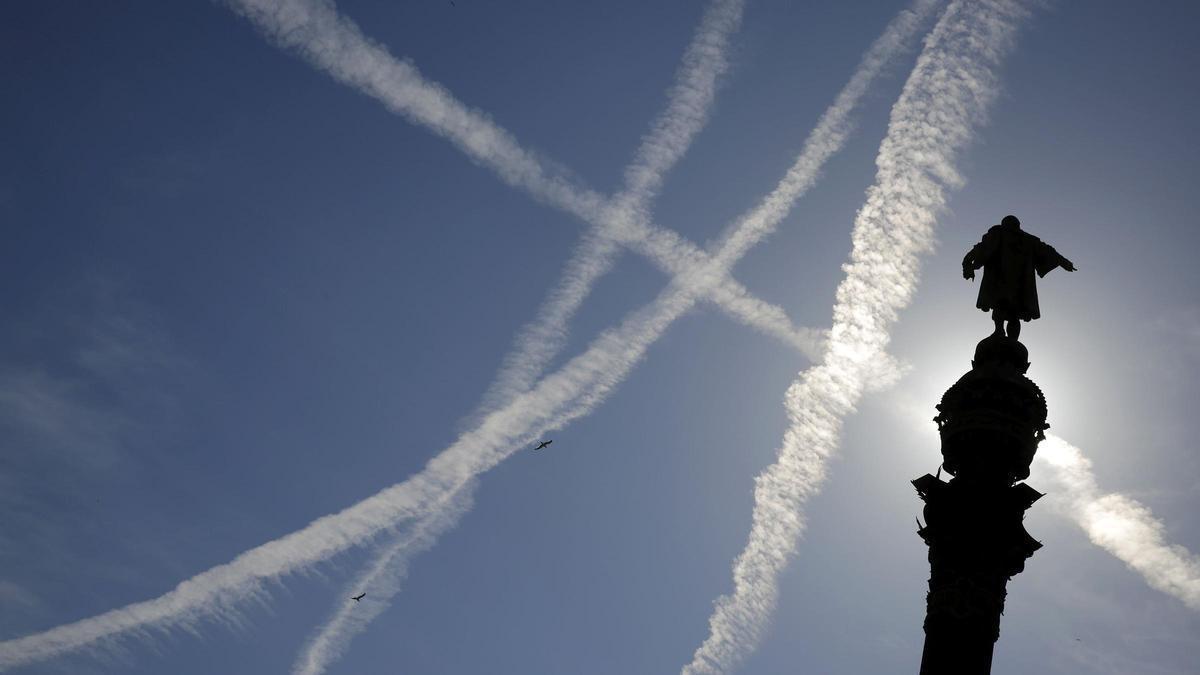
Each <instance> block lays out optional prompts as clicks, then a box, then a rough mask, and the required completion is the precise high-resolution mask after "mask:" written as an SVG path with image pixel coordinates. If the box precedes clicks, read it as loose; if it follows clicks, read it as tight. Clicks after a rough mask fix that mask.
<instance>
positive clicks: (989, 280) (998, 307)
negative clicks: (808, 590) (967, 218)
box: [912, 216, 1075, 675]
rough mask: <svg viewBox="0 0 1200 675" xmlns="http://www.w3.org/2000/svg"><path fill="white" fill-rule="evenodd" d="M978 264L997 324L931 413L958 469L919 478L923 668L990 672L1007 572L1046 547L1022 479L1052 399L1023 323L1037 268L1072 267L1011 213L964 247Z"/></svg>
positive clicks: (973, 674) (1034, 496) (971, 265)
mask: <svg viewBox="0 0 1200 675" xmlns="http://www.w3.org/2000/svg"><path fill="white" fill-rule="evenodd" d="M980 267H982V268H983V270H984V279H983V283H982V284H981V287H980V289H979V301H978V303H977V306H978V307H979V308H980V309H983V310H989V309H990V310H992V312H993V314H992V318H993V321H995V323H996V330H995V332H993V333H992V334H991V335H990V336H988V337H986V338H984V339H983V340H982V341H981V342H980V343H979V344H978V345H977V346H976V348H975V358H974V359H973V360H972V361H971V370H970V371H969V372H967V374H965V375H963V376H962V377H961V378H959V380H958V381H957V382H955V383H954V385H953V386H951V387H950V389H949V390H947V391H946V393H945V394H944V395H943V396H942V400H941V402H940V403H938V405H937V410H938V415H937V417H935V418H934V421H935V422H936V423H937V425H938V432H939V434H940V435H941V441H942V443H941V444H942V467H943V468H944V469H945V470H946V472H947V473H949V474H950V475H951V478H950V480H949V481H948V482H946V481H943V480H942V479H941V471H940V470H939V471H938V475H937V476H933V475H930V474H925V475H924V476H921V477H920V478H918V479H916V480H914V481H913V482H912V484H913V487H915V488H916V489H917V494H918V495H920V497H921V499H922V500H924V502H925V508H924V515H925V525H924V526H920V529H918V530H917V534H919V535H920V536H921V538H922V539H923V540H924V541H925V544H926V545H928V546H929V567H930V576H929V594H928V596H927V598H926V602H927V604H926V614H925V648H924V651H923V653H922V655H921V675H986V674H987V673H990V672H991V667H992V650H993V648H994V646H995V643H996V640H997V638H999V637H1000V615H1001V614H1002V613H1003V611H1004V598H1005V595H1006V593H1007V591H1006V588H1007V586H1008V580H1009V579H1010V578H1012V577H1013V576H1015V575H1017V574H1019V573H1020V572H1021V571H1022V570H1024V569H1025V560H1026V559H1028V558H1029V557H1030V556H1032V555H1033V553H1034V551H1036V550H1038V549H1039V548H1041V544H1040V543H1038V542H1037V541H1036V540H1034V538H1033V537H1031V536H1030V535H1029V533H1028V532H1026V531H1025V526H1024V524H1023V523H1022V521H1023V519H1024V517H1025V511H1026V510H1027V509H1028V508H1029V507H1030V506H1032V505H1033V503H1034V502H1035V501H1037V500H1038V499H1039V498H1041V496H1042V494H1041V493H1040V492H1038V491H1037V490H1035V489H1033V488H1032V487H1030V486H1029V485H1027V484H1025V483H1021V482H1018V481H1021V480H1023V479H1025V478H1028V477H1029V464H1030V463H1031V462H1032V461H1033V455H1034V453H1035V452H1036V451H1037V446H1038V443H1040V442H1041V441H1042V440H1043V439H1045V437H1046V436H1045V430H1046V429H1047V428H1049V425H1048V424H1046V399H1045V397H1044V396H1043V395H1042V391H1041V390H1040V389H1038V386H1037V385H1036V384H1034V383H1033V381H1032V380H1030V379H1029V378H1028V377H1026V376H1025V372H1026V371H1027V370H1028V369H1029V352H1028V350H1027V349H1026V348H1025V346H1024V345H1022V344H1021V343H1020V342H1018V341H1017V335H1018V334H1019V333H1020V323H1018V322H1019V321H1021V320H1024V321H1029V320H1032V319H1036V318H1038V317H1039V316H1040V313H1039V309H1038V304H1037V289H1036V287H1035V281H1034V277H1033V274H1034V272H1037V273H1038V274H1039V275H1042V276H1044V275H1045V274H1046V273H1047V272H1049V271H1050V270H1052V269H1054V268H1055V267H1063V268H1064V269H1066V270H1068V271H1074V269H1075V266H1074V265H1072V264H1071V262H1070V261H1069V260H1067V259H1066V258H1063V257H1062V256H1061V255H1059V254H1058V252H1056V251H1055V250H1054V249H1053V248H1051V247H1050V246H1048V245H1046V244H1044V243H1042V242H1041V240H1039V239H1038V238H1037V237H1034V236H1033V235H1030V234H1027V233H1025V232H1022V231H1021V230H1020V222H1019V221H1018V220H1017V219H1016V218H1015V217H1014V216H1008V217H1007V218H1005V219H1004V222H1003V223H1001V224H1000V225H997V226H994V227H992V228H991V229H990V230H988V233H987V234H985V235H984V237H983V241H982V242H980V243H979V244H978V245H976V246H975V247H974V248H972V249H971V251H970V252H969V253H967V256H966V258H964V259H963V276H964V278H967V279H970V278H972V277H973V276H974V274H973V272H974V270H976V269H979V268H980ZM1005 321H1007V322H1009V326H1008V332H1007V333H1006V332H1005V331H1004V330H1003V327H1002V323H1003V322H1005ZM918 525H920V524H919V523H918Z"/></svg>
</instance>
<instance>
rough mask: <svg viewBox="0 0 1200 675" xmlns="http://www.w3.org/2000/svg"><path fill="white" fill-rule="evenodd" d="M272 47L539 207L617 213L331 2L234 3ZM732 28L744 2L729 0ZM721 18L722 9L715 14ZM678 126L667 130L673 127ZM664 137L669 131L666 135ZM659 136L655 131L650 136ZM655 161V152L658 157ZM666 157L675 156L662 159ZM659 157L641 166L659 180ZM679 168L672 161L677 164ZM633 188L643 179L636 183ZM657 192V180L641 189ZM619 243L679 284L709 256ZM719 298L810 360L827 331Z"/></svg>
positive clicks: (753, 303) (736, 294) (648, 233)
mask: <svg viewBox="0 0 1200 675" xmlns="http://www.w3.org/2000/svg"><path fill="white" fill-rule="evenodd" d="M227 2H228V4H229V5H230V7H232V8H233V10H234V11H235V12H237V13H239V14H241V15H242V16H245V17H246V18H248V19H249V20H250V21H251V22H252V23H254V25H256V26H257V27H258V28H259V29H260V30H261V31H262V32H263V33H264V35H266V36H267V37H268V38H269V39H270V40H272V41H273V42H275V43H276V44H278V45H280V46H281V47H283V48H286V49H289V50H292V51H294V52H296V53H298V54H300V55H301V56H303V57H304V58H305V59H307V60H308V61H309V62H310V63H312V64H313V65H314V66H316V67H317V68H319V69H320V70H322V71H324V72H326V73H328V74H329V75H330V76H331V77H333V78H334V79H336V80H338V81H339V82H342V83H344V84H346V85H348V86H350V87H352V88H354V89H356V90H358V91H360V92H362V93H364V94H366V95H368V96H371V97H372V98H375V99H376V100H378V101H380V102H381V103H383V105H384V106H385V107H386V108H387V109H388V110H389V111H391V112H393V113H395V114H397V115H401V116H403V117H405V118H406V119H408V120H410V121H411V122H413V123H415V124H419V125H421V126H423V127H425V128H427V129H429V130H430V131H432V132H433V133H435V134H437V135H439V136H442V137H443V138H445V139H447V140H449V141H450V142H451V143H453V144H454V145H455V146H457V147H458V148H459V149H460V150H462V151H463V152H464V153H465V154H466V155H467V156H468V157H469V158H471V160H472V161H474V162H476V163H477V164H480V165H482V166H485V167H487V168H489V169H491V170H492V171H493V172H495V173H496V175H497V176H499V177H500V179H501V180H503V181H504V182H506V183H508V184H509V185H512V186H514V187H518V188H521V189H523V190H525V191H526V192H528V193H529V194H530V195H532V196H533V197H534V198H535V199H538V200H539V201H542V202H544V203H546V204H549V205H551V206H554V207H556V208H559V209H561V210H563V211H565V212H567V213H570V214H572V215H574V216H576V217H577V218H579V219H580V220H583V221H584V222H587V223H591V224H593V225H595V226H597V227H604V226H605V225H604V223H605V222H607V221H610V220H612V218H611V216H610V214H611V213H613V211H614V210H619V205H616V204H614V203H613V202H612V200H609V199H606V198H605V197H604V196H602V195H600V194H599V193H597V192H595V191H593V190H590V189H587V188H585V187H582V186H580V185H579V184H578V183H577V182H576V181H575V180H574V178H573V177H572V176H571V175H570V173H569V172H568V171H566V170H565V169H563V168H561V167H559V166H558V165H557V164H555V163H554V162H551V161H550V160H548V159H546V158H544V157H541V156H539V155H537V154H536V153H534V152H531V151H529V150H527V149H525V148H523V147H521V145H520V144H519V143H518V142H517V140H516V139H515V138H514V137H513V135H512V134H511V133H509V132H508V131H506V130H504V129H503V128H501V127H500V126H499V125H497V124H496V123H495V122H493V121H492V120H491V119H490V118H489V117H488V116H487V115H486V114H484V113H483V112H481V111H478V110H475V109H473V108H470V107H468V106H466V105H465V104H463V103H462V102H461V101H459V100H458V99H456V98H455V97H454V96H453V95H452V94H451V93H450V92H449V91H447V90H446V89H445V88H444V87H442V86H441V85H439V84H437V83H434V82H431V81H429V80H428V79H426V78H425V77H424V76H422V75H421V73H420V71H418V70H417V68H416V66H414V65H413V64H412V63H411V62H409V61H407V60H400V59H397V58H395V57H393V56H392V55H391V54H390V53H388V50H387V49H386V48H385V47H384V46H382V45H380V44H378V43H377V42H374V41H372V40H371V39H369V38H368V37H366V36H365V35H364V34H363V32H362V31H361V30H360V29H359V27H358V26H357V25H356V24H355V23H354V22H353V21H351V20H350V19H349V18H346V17H344V16H342V15H340V14H339V13H338V11H337V7H336V6H335V5H334V3H333V2H332V0H227ZM722 6H723V7H726V8H728V10H730V11H727V12H725V14H726V15H727V20H731V19H732V18H733V14H734V13H735V12H734V11H733V10H736V13H737V15H738V16H740V9H737V8H739V7H740V4H737V3H733V2H732V1H731V0H725V3H724V4H723V5H722ZM717 14H718V15H720V14H721V12H720V11H718V12H717ZM672 126H673V123H671V122H668V123H667V127H672ZM666 131H670V129H669V128H668V129H667V130H666ZM651 133H652V134H653V133H655V132H653V131H652V132H651ZM652 154H653V153H652ZM663 155H664V156H666V155H669V153H663ZM657 161H659V160H655V159H652V160H650V161H649V162H647V163H646V164H645V165H644V169H646V170H647V173H648V174H653V173H654V171H655V164H656V162H657ZM671 161H673V160H671ZM637 166H638V165H637V164H635V165H634V167H635V170H636V167H637ZM633 178H634V180H635V184H638V183H637V182H636V181H641V180H643V179H640V178H637V177H636V176H634V177H633ZM647 188H651V189H653V188H654V186H653V184H652V181H651V182H647V183H646V184H645V186H644V187H643V188H639V189H647ZM611 231H612V234H613V238H614V239H615V240H616V241H617V242H618V243H619V244H620V245H622V246H625V247H628V248H630V249H631V250H634V251H636V252H638V253H641V254H642V255H645V256H647V258H648V259H649V260H650V261H651V262H653V263H654V264H655V265H657V266H658V267H659V268H660V269H662V270H663V271H664V272H666V273H667V274H668V275H670V276H672V277H677V276H679V275H681V274H685V273H686V272H687V271H688V269H689V268H690V267H691V266H694V265H697V264H701V263H703V262H704V261H705V259H706V257H707V256H706V254H705V252H704V251H703V250H701V249H700V248H699V247H697V246H696V245H695V244H693V243H691V242H690V241H688V240H686V239H684V238H683V237H680V236H679V235H678V234H676V233H674V232H672V231H670V230H666V229H663V228H660V227H657V226H655V225H654V224H653V223H649V222H645V221H640V220H629V221H628V222H626V223H624V224H623V226H622V227H619V228H614V229H612V230H611ZM721 287H722V291H723V292H722V293H720V294H719V295H717V294H714V297H713V298H711V299H712V301H713V302H714V303H715V304H716V305H717V306H718V308H720V309H721V310H723V311H725V312H726V313H728V314H729V315H730V316H732V317H733V318H735V319H736V320H738V321H741V322H744V323H746V324H747V325H749V326H751V327H753V328H755V329H757V330H759V331H761V332H763V333H764V334H766V335H769V336H771V337H774V338H777V339H779V340H781V341H783V342H784V343H785V344H787V345H789V346H790V347H792V348H794V349H798V350H800V351H801V352H802V353H804V354H806V355H808V356H809V357H811V358H814V359H815V358H818V357H819V355H820V349H821V340H822V333H821V332H820V331H816V330H812V329H807V328H800V327H797V326H794V325H792V323H791V320H790V319H788V317H787V315H786V314H785V313H784V312H783V310H782V309H781V308H779V307H778V306H776V305H772V304H770V303H766V302H764V301H762V300H758V299H756V298H753V297H752V296H751V295H750V293H749V291H747V290H746V288H745V287H744V286H742V285H741V284H740V283H738V282H737V281H736V280H734V279H733V277H731V276H729V275H728V274H727V275H725V277H724V278H722V279H721Z"/></svg>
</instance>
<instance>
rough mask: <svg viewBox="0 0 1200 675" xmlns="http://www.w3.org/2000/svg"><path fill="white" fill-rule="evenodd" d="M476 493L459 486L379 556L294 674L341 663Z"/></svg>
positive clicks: (307, 649) (312, 642) (471, 484)
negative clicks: (416, 560)
mask: <svg viewBox="0 0 1200 675" xmlns="http://www.w3.org/2000/svg"><path fill="white" fill-rule="evenodd" d="M474 490H475V485H474V482H473V481H472V482H468V483H467V484H465V485H463V486H462V487H461V488H459V489H458V490H456V491H455V492H453V493H451V494H450V495H448V496H447V497H446V499H445V501H444V502H443V503H442V505H441V507H440V508H437V509H435V510H434V511H433V512H432V513H431V514H430V516H429V517H427V518H423V519H421V520H419V521H418V522H416V523H415V524H413V525H412V526H411V527H410V528H409V529H408V530H407V531H406V532H404V533H403V534H402V535H400V537H399V538H397V540H396V541H394V542H393V543H391V544H389V545H388V546H387V547H386V549H384V551H383V555H380V556H377V557H376V559H375V561H374V562H372V563H371V564H370V565H368V566H367V568H366V569H365V570H364V571H363V572H362V574H360V575H359V576H358V577H357V578H356V579H355V580H354V582H353V583H351V584H350V586H349V587H348V590H347V592H346V593H345V594H344V595H343V596H342V597H341V601H340V603H339V605H338V609H337V610H335V611H334V612H333V615H332V616H330V617H329V619H328V620H327V621H326V622H325V624H324V625H323V626H321V628H320V629H319V630H318V631H317V632H316V633H314V635H313V637H312V638H311V639H310V640H309V641H308V643H307V644H306V645H305V647H304V649H303V651H302V652H301V654H300V657H299V658H298V659H297V660H296V663H295V665H293V666H292V672H294V673H303V674H305V675H312V674H314V673H321V672H324V671H325V669H326V668H327V667H328V666H329V664H330V663H332V662H333V661H335V660H337V659H338V658H340V657H341V656H342V654H343V653H344V652H345V651H346V649H347V648H348V647H349V646H350V639H351V638H353V637H354V636H355V635H357V634H359V633H361V632H363V631H364V630H366V628H367V626H368V625H369V624H370V623H371V621H373V620H375V618H376V617H377V616H379V615H380V614H382V613H383V612H384V610H386V609H387V608H388V606H389V604H390V602H389V601H390V599H391V598H392V597H393V596H395V595H396V594H397V593H399V592H400V587H401V584H402V583H403V582H404V579H405V577H406V576H408V562H409V560H410V559H411V558H412V556H413V555H415V554H417V553H420V552H422V551H424V550H427V549H429V548H431V547H432V546H433V545H434V544H435V543H437V540H438V537H440V536H441V535H442V533H443V532H446V531H447V530H450V529H451V528H453V527H454V526H455V525H456V524H457V523H458V520H459V519H460V518H462V515H463V514H464V513H466V512H467V511H469V510H470V509H471V497H472V494H473V492H474ZM363 592H365V593H366V596H365V597H363V598H362V599H361V600H360V601H358V602H352V601H351V600H350V596H351V595H352V594H358V593H363Z"/></svg>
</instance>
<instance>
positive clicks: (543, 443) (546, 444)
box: [534, 441, 554, 450]
mask: <svg viewBox="0 0 1200 675" xmlns="http://www.w3.org/2000/svg"><path fill="white" fill-rule="evenodd" d="M553 442H554V441H542V442H541V443H538V446H537V447H536V448H534V450H541V449H542V448H544V447H546V446H548V445H550V444H551V443H553Z"/></svg>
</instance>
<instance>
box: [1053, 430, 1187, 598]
mask: <svg viewBox="0 0 1200 675" xmlns="http://www.w3.org/2000/svg"><path fill="white" fill-rule="evenodd" d="M1035 461H1038V462H1040V463H1042V464H1045V465H1046V466H1048V467H1050V469H1051V470H1052V478H1053V480H1054V481H1055V482H1057V483H1058V484H1059V485H1061V486H1062V488H1063V489H1064V492H1065V494H1064V495H1063V497H1062V499H1061V500H1060V499H1055V500H1054V502H1055V503H1056V504H1057V505H1059V507H1060V508H1062V509H1063V510H1064V511H1065V513H1066V515H1067V516H1068V517H1069V518H1071V520H1074V521H1075V523H1076V524H1078V525H1079V527H1081V528H1083V531H1084V532H1085V533H1087V536H1088V538H1089V539H1091V541H1092V543H1093V544H1095V545H1097V546H1099V547H1100V548H1103V549H1104V550H1106V551H1108V552H1109V553H1111V554H1113V555H1114V556H1116V557H1117V559H1118V560H1120V561H1121V562H1123V563H1125V565H1126V566H1128V567H1129V569H1131V570H1133V571H1134V572H1137V573H1138V574H1140V575H1141V576H1142V578H1143V579H1145V580H1146V583H1147V584H1149V585H1150V587H1151V588H1154V589H1156V590H1159V591H1162V592H1163V593H1166V594H1167V595H1170V596H1173V597H1175V598H1178V599H1179V600H1180V601H1182V602H1183V603H1184V604H1185V605H1187V606H1188V607H1189V608H1191V609H1194V610H1198V611H1200V557H1197V556H1196V555H1195V554H1193V553H1191V552H1190V551H1188V550H1187V549H1186V548H1184V547H1182V546H1176V545H1171V544H1167V543H1166V542H1165V541H1164V538H1163V530H1164V528H1163V523H1162V521H1160V520H1158V519H1157V518H1155V517H1154V514H1153V513H1151V511H1150V509H1149V507H1147V506H1146V505H1145V504H1142V503H1141V502H1139V501H1137V500H1136V499H1133V498H1131V497H1128V496H1126V495H1123V494H1120V493H1116V492H1109V493H1104V492H1101V490H1100V488H1099V486H1097V484H1096V477H1095V475H1094V474H1093V473H1092V462H1091V460H1089V459H1088V458H1086V457H1084V455H1083V451H1082V450H1080V449H1079V448H1077V447H1075V446H1073V445H1071V444H1070V443H1067V442H1066V441H1064V440H1063V439H1061V438H1059V437H1057V436H1054V435H1047V436H1046V440H1045V441H1042V443H1041V445H1040V446H1039V447H1038V452H1037V455H1036V457H1035Z"/></svg>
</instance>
